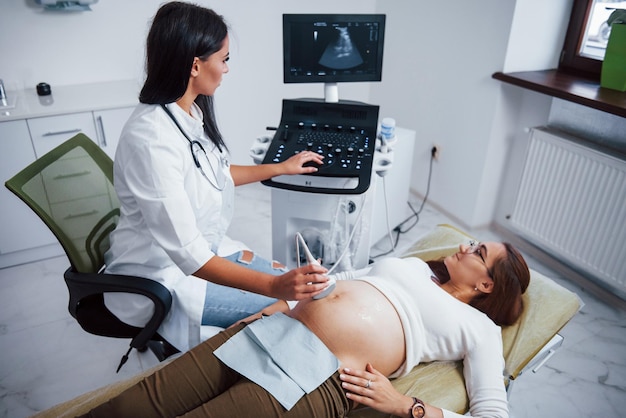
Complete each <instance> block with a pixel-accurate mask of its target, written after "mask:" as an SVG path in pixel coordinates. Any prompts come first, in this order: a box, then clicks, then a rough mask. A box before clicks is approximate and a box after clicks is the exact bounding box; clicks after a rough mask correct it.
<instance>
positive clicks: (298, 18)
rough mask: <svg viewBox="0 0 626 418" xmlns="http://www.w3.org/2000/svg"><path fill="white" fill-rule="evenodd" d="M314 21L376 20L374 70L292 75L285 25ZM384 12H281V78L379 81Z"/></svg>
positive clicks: (381, 64)
mask: <svg viewBox="0 0 626 418" xmlns="http://www.w3.org/2000/svg"><path fill="white" fill-rule="evenodd" d="M316 21H326V22H329V23H337V22H355V23H356V22H358V23H366V22H376V23H378V25H379V38H378V43H377V51H376V63H375V72H374V73H373V74H372V73H370V74H332V73H330V74H324V75H317V74H314V75H293V74H291V71H290V68H291V65H292V57H291V37H290V36H289V33H288V31H287V26H288V25H291V24H292V23H313V22H316ZM385 21H386V15H385V14H317V13H316V14H283V80H284V82H285V83H327V84H328V83H350V82H368V81H381V80H382V72H383V52H384V44H385Z"/></svg>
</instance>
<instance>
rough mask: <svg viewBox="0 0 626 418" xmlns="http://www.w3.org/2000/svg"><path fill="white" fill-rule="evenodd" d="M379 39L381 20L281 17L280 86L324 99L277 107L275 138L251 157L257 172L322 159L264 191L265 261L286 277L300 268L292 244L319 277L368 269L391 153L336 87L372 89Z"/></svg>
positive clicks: (372, 122)
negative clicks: (303, 87)
mask: <svg viewBox="0 0 626 418" xmlns="http://www.w3.org/2000/svg"><path fill="white" fill-rule="evenodd" d="M384 33H385V15H382V14H357V15H338V14H284V15H283V61H284V71H283V75H284V82H285V83H323V85H324V98H323V99H316V98H306V99H284V100H283V103H282V115H281V118H280V123H279V125H278V126H277V127H276V130H275V133H274V135H273V136H272V137H271V136H262V137H259V138H257V139H256V141H255V142H254V144H253V145H252V147H251V149H250V155H251V157H252V158H253V160H254V161H255V162H256V163H279V162H282V161H284V160H286V159H287V158H289V157H290V156H292V155H294V154H296V153H298V152H302V151H313V152H317V153H319V154H321V155H323V156H324V164H323V165H321V166H319V167H318V168H319V170H318V171H317V172H315V173H313V174H307V175H292V176H287V175H285V176H277V177H273V178H271V179H269V180H266V181H264V182H263V184H265V185H266V186H269V187H271V188H272V251H273V253H272V257H273V258H274V259H276V260H280V261H282V262H285V264H287V266H288V267H290V268H293V267H296V266H297V265H300V264H301V263H303V262H306V260H305V259H304V258H301V257H303V256H302V254H301V253H300V251H298V250H297V248H298V247H297V246H296V245H295V244H296V242H295V241H294V240H295V239H296V237H298V240H299V241H298V243H301V244H302V245H304V246H305V247H306V250H307V251H306V252H307V254H308V255H309V258H311V257H313V258H315V259H321V260H322V264H323V265H324V266H325V267H327V268H330V269H333V270H334V269H335V268H339V270H345V269H352V268H361V267H365V266H366V265H367V264H368V263H369V249H370V246H371V239H372V234H371V232H372V230H373V226H374V225H373V222H372V220H373V219H372V218H373V214H374V212H375V206H376V205H377V204H376V202H375V201H376V199H375V194H376V191H375V189H376V187H375V184H376V182H375V178H374V176H376V175H379V176H384V175H386V174H387V172H388V171H389V169H390V168H391V165H392V162H393V154H392V153H387V154H385V155H382V154H383V153H381V147H382V146H383V145H385V148H386V144H382V143H381V140H380V139H377V133H378V130H379V129H378V125H379V123H378V119H379V106H377V105H372V104H367V103H362V102H357V101H350V100H340V99H339V90H338V83H343V82H370V81H381V78H382V62H383V45H384ZM411 145H412V144H411ZM411 153H412V146H411ZM409 158H410V156H409ZM409 164H410V162H409ZM407 177H408V176H407ZM406 182H408V178H407V179H406ZM406 191H407V194H408V183H407V184H406ZM379 194H380V193H379ZM405 201H406V200H405ZM402 203H403V204H404V203H405V202H402ZM378 206H380V204H378ZM403 207H404V206H403ZM378 211H380V209H378ZM380 221H381V222H383V223H384V220H382V219H381V220H380Z"/></svg>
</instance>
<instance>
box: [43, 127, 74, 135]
mask: <svg viewBox="0 0 626 418" xmlns="http://www.w3.org/2000/svg"><path fill="white" fill-rule="evenodd" d="M78 132H80V129H68V130H67V131H56V132H46V133H45V134H43V136H54V135H66V134H75V133H78Z"/></svg>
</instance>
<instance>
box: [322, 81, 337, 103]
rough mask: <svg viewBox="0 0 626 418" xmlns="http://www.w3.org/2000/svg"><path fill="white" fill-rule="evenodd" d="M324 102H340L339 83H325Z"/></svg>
mask: <svg viewBox="0 0 626 418" xmlns="http://www.w3.org/2000/svg"><path fill="white" fill-rule="evenodd" d="M324 101H325V102H326V103H338V102H339V86H337V83H324Z"/></svg>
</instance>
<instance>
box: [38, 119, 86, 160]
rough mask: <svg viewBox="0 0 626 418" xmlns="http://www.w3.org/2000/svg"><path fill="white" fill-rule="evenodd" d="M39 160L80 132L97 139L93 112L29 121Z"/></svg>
mask: <svg viewBox="0 0 626 418" xmlns="http://www.w3.org/2000/svg"><path fill="white" fill-rule="evenodd" d="M26 122H27V123H28V128H29V129H30V136H31V140H32V141H33V147H34V148H35V154H36V155H37V158H39V157H41V156H42V155H44V154H45V153H46V152H48V151H50V150H52V149H53V148H55V147H57V146H59V145H61V144H62V143H63V142H65V141H67V140H68V139H70V138H71V137H73V136H74V135H76V134H77V133H79V132H82V133H84V134H85V135H87V136H88V137H89V138H91V139H92V140H95V139H96V135H97V134H96V126H95V125H94V123H93V115H92V112H83V113H74V114H70V115H59V116H48V117H45V118H33V119H27V121H26Z"/></svg>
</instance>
